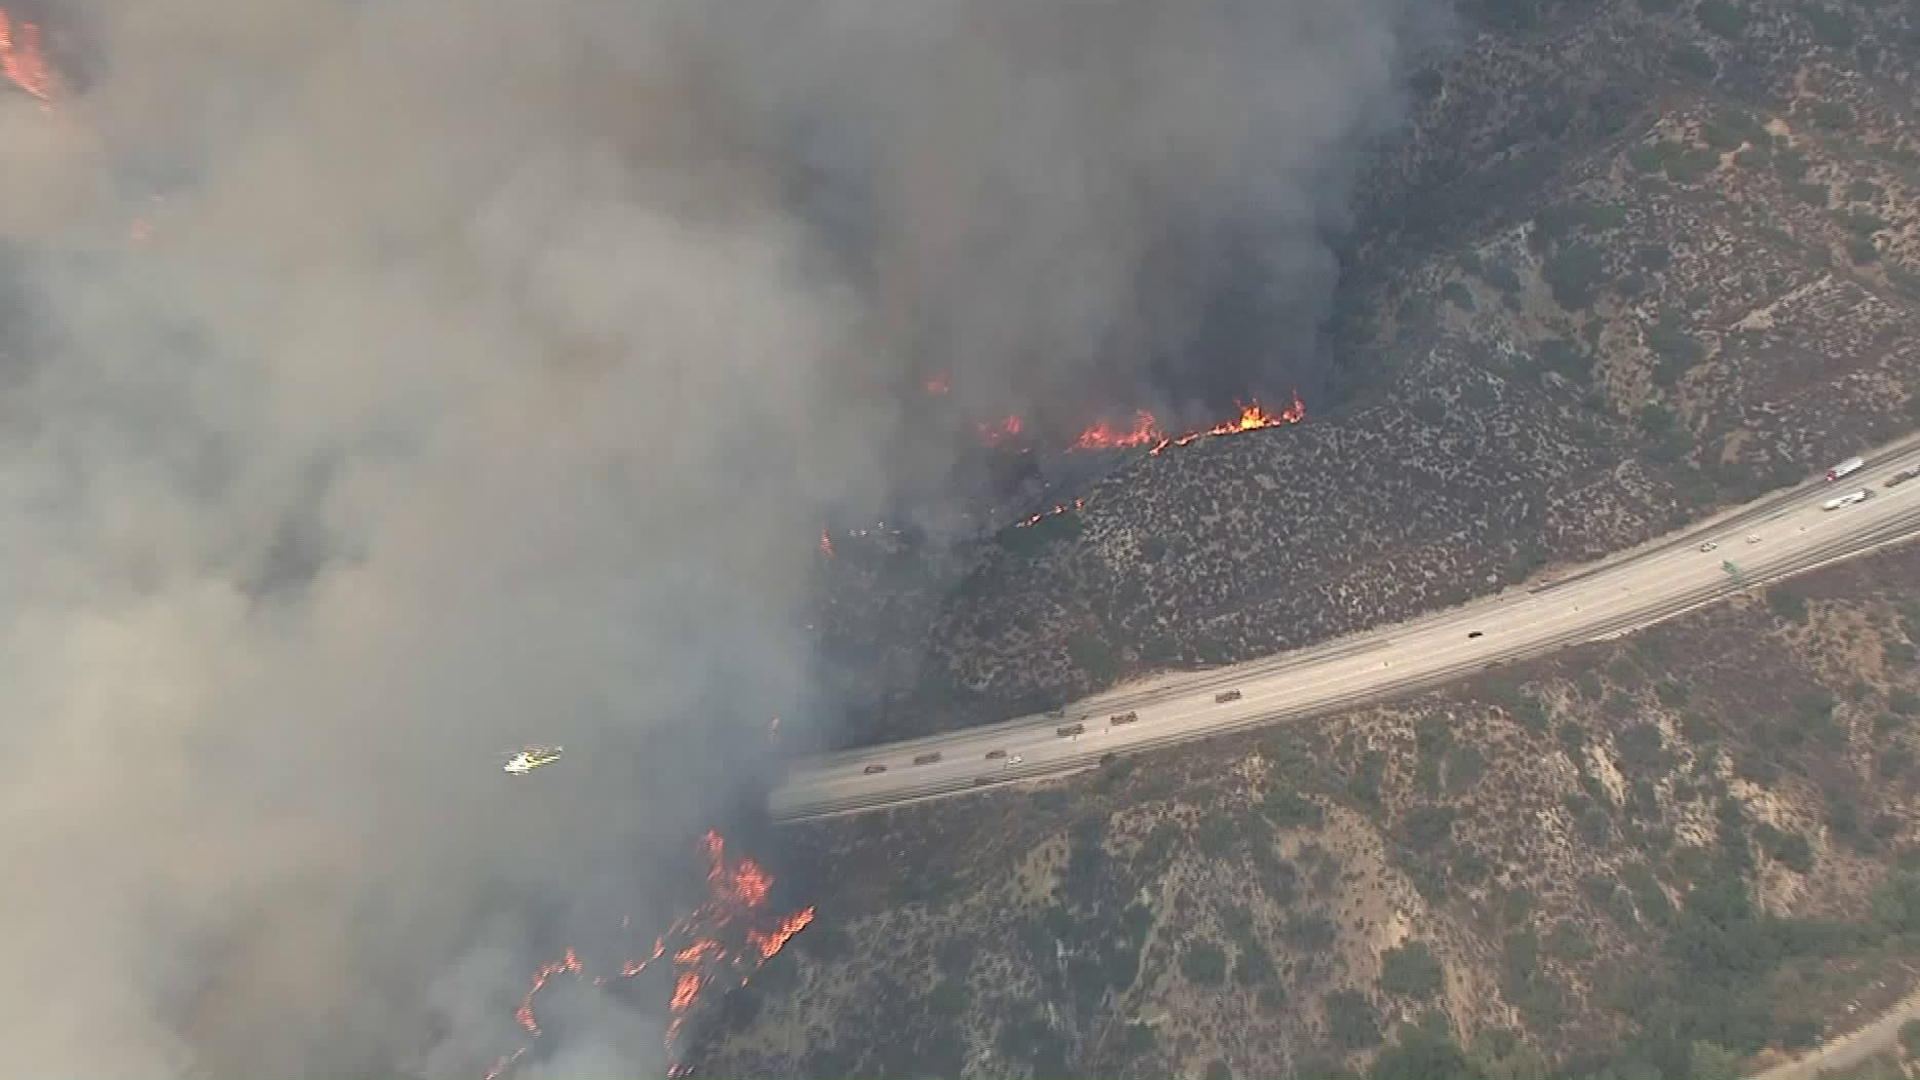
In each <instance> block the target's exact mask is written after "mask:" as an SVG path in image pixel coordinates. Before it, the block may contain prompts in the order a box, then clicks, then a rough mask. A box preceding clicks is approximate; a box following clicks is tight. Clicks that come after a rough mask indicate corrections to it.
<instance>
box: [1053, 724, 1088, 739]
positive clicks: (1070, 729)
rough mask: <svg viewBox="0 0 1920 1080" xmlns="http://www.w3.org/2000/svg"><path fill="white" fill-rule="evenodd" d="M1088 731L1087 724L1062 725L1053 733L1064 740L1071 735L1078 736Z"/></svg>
mask: <svg viewBox="0 0 1920 1080" xmlns="http://www.w3.org/2000/svg"><path fill="white" fill-rule="evenodd" d="M1086 730H1087V725H1085V724H1062V725H1061V726H1059V727H1057V728H1054V729H1053V733H1054V734H1055V735H1058V736H1060V737H1061V738H1063V739H1064V738H1066V737H1067V736H1069V735H1078V734H1080V733H1082V732H1084V731H1086Z"/></svg>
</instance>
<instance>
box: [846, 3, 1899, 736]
mask: <svg viewBox="0 0 1920 1080" xmlns="http://www.w3.org/2000/svg"><path fill="white" fill-rule="evenodd" d="M1502 12H1504V13H1506V14H1502ZM1516 12H1519V13H1521V14H1515V13H1516ZM1526 12H1531V13H1532V15H1527V14H1525V13H1526ZM1481 15H1482V17H1483V19H1484V20H1485V22H1484V30H1483V32H1481V33H1480V34H1479V36H1477V37H1476V38H1475V39H1474V40H1473V41H1472V42H1471V44H1470V45H1469V47H1467V48H1466V49H1464V50H1463V51H1462V52H1460V53H1459V54H1458V55H1456V56H1454V57H1453V58H1451V59H1449V60H1448V61H1446V62H1445V63H1444V64H1442V65H1441V66H1439V67H1437V68H1435V69H1433V70H1431V71H1430V72H1428V73H1426V74H1425V75H1422V76H1421V77H1420V78H1418V79H1416V80H1415V83H1416V89H1417V90H1422V91H1423V93H1424V95H1425V97H1424V99H1423V103H1422V104H1421V105H1420V106H1419V108H1418V109H1417V110H1416V113H1415V119H1414V120H1413V122H1412V123H1411V125H1410V127H1409V130H1408V132H1407V135H1406V139H1405V140H1404V142H1403V143H1400V144H1396V147H1395V148H1394V149H1393V150H1392V151H1391V153H1390V155H1389V156H1388V157H1387V158H1386V159H1383V161H1382V163H1381V164H1380V167H1379V168H1378V169H1377V170H1376V171H1375V172H1374V173H1373V174H1371V176H1370V178H1369V180H1368V184H1367V186H1366V188H1365V190H1364V191H1363V193H1362V196H1361V202H1360V204H1361V206H1362V208H1363V209H1364V210H1366V212H1365V213H1364V214H1363V217H1362V221H1361V226H1362V228H1361V234H1360V240H1359V241H1358V242H1357V244H1356V245H1355V248H1354V253H1353V256H1352V263H1351V265H1350V267H1349V274H1348V282H1347V286H1346V288H1345V291H1344V293H1343V296H1342V299H1341V303H1340V316H1339V324H1338V326H1337V327H1336V328H1335V329H1336V337H1337V339H1338V341H1339V342H1340V359H1339V361H1338V366H1337V368H1336V375H1335V382H1334V384H1333V385H1331V386H1329V387H1327V388H1324V394H1323V397H1322V398H1321V399H1320V400H1318V401H1315V400H1313V398H1312V396H1311V395H1309V400H1308V408H1309V419H1308V422H1307V423H1305V424H1301V425H1298V426H1292V427H1283V428H1276V429H1273V430H1268V431H1259V432H1253V433H1250V434H1247V435H1243V436H1237V437H1235V438H1231V439H1219V440H1209V441H1207V442H1206V443H1204V444H1196V445H1194V446H1191V447H1186V448H1184V449H1182V450H1181V451H1180V452H1178V453H1174V452H1169V453H1165V454H1162V455H1159V456H1152V457H1149V456H1146V455H1145V454H1144V453H1142V454H1140V455H1139V456H1137V457H1136V458H1134V459H1132V460H1127V461H1124V462H1123V463H1122V464H1120V465H1119V466H1118V467H1116V469H1115V470H1114V471H1113V472H1112V473H1111V474H1109V475H1107V476H1106V477H1104V478H1103V479H1101V480H1099V481H1098V482H1096V483H1094V484H1092V485H1091V486H1089V487H1087V488H1086V489H1085V490H1082V491H1076V492H1074V493H1072V494H1073V495H1074V496H1077V497H1080V498H1083V499H1084V507H1083V508H1082V509H1080V510H1079V511H1078V512H1075V513H1071V514H1063V515H1059V516H1057V517H1052V518H1048V519H1047V520H1046V521H1044V522H1042V523H1041V524H1039V525H1037V526H1035V527H1033V528H1031V529H1025V530H1007V531H1003V532H1002V533H1000V534H999V535H998V536H996V537H994V538H993V539H992V540H991V542H988V543H984V544H976V545H973V546H969V547H966V548H963V549H960V550H956V551H947V552H944V553H942V554H940V555H939V556H937V557H934V556H930V555H928V554H927V553H926V552H924V551H922V550H919V549H916V548H914V547H913V546H912V545H907V544H901V543H898V542H890V544H891V546H890V547H887V548H886V549H885V550H881V549H879V548H875V549H873V550H870V551H869V552H868V553H867V554H866V555H864V556H861V558H862V559H864V562H863V563H861V566H862V567H863V568H862V569H856V568H855V566H854V564H853V563H852V562H849V563H848V564H847V565H846V566H844V567H841V566H833V567H828V568H827V569H826V571H825V572H826V575H827V582H828V588H829V595H830V597H831V599H830V602H829V604H828V605H827V606H828V608H829V612H828V613H827V614H826V615H824V616H823V617H822V618H821V619H820V625H821V630H822V642H823V645H824V647H825V651H826V652H827V653H828V655H829V656H832V657H836V658H839V659H840V668H839V670H840V671H841V673H842V677H843V690H844V691H845V693H846V696H847V697H848V698H849V699H850V700H851V701H852V702H853V704H854V707H853V710H852V711H853V714H854V716H855V721H854V723H853V724H852V725H851V727H850V729H849V731H848V732H847V735H846V738H847V741H850V742H857V741H868V740H873V739H881V738H895V737H904V736H909V735H916V734H922V733H925V732H927V731H931V730H938V729H942V728H950V727H953V726H957V725H963V724H966V723H971V722H979V721H983V720H989V719H995V718H999V717H1002V716H1005V715H1008V714H1010V713H1012V712H1016V711H1020V710H1023V709H1028V708H1035V707H1042V706H1046V705H1049V704H1052V703H1055V702H1058V701H1060V700H1063V699H1066V698H1069V697H1071V696H1073V695H1076V694H1080V693H1084V692H1087V691H1090V690H1093V689H1097V688H1099V687H1101V686H1104V685H1107V684H1109V683H1111V682H1112V681H1113V680H1115V679H1117V678H1121V677H1125V676H1127V675H1129V674H1135V673H1139V672H1142V671H1145V670H1148V669H1151V668H1154V667H1159V666H1165V665H1190V664H1203V663H1218V662H1226V661H1232V660H1239V659H1246V658H1249V657H1252V656H1256V655H1260V654H1262V653H1266V652H1270V651H1273V650H1276V649H1283V648H1289V647H1293V646H1297V645H1303V644H1307V643H1309V642H1311V641H1314V640H1316V639H1319V638H1323V637H1326V636H1328V635H1330V634H1337V633H1341V632H1345V631H1349V630H1354V629H1359V628H1362V627H1365V626H1368V625H1373V624H1377V623H1381V622H1386V621H1392V620H1396V619H1400V618H1404V617H1407V616H1410V615H1412V614H1415V613H1417V612H1418V611H1420V610H1423V609H1427V608H1431V607H1433V606H1435V605H1440V604H1446V603H1450V602H1454V601H1458V600H1462V599H1466V598H1468V597H1469V596H1472V595H1476V594H1480V593H1484V592H1487V591H1489V590H1491V589H1493V588H1496V587H1498V586H1499V585H1500V584H1501V583H1502V582H1505V581H1512V580H1515V579H1517V578H1520V577H1523V576H1525V575H1526V574H1528V573H1530V572H1532V571H1533V570H1535V569H1537V568H1539V567H1541V566H1544V565H1548V564H1552V563H1555V562H1559V561H1564V560H1575V559H1580V558H1585V557H1588V556H1592V555H1596V554H1599V553H1600V552H1602V551H1605V550H1608V549H1612V548H1617V547H1621V546H1625V545H1629V544H1632V543H1634V542H1637V541H1639V540H1642V539H1645V538H1646V537H1648V536H1650V535H1654V534H1656V533H1658V532H1660V531H1662V530H1663V529H1666V528H1668V527H1671V526H1673V525H1676V524H1678V523H1680V522H1681V521H1684V520H1685V519H1687V518H1689V517H1692V516H1696V515H1699V514H1702V513H1705V512H1707V511H1709V510H1711V509H1713V508H1715V507H1717V506H1720V505H1724V504H1726V503H1729V502H1734V501H1739V500H1742V499H1745V498H1750V497H1752V496H1754V495H1756V494H1758V493H1759V492H1761V491H1763V490H1765V489H1767V488H1769V487H1772V486H1776V485H1779V484H1783V483H1789V482H1794V481H1797V480H1799V479H1801V478H1803V477H1804V476H1806V475H1808V474H1809V473H1811V472H1813V471H1815V470H1816V469H1817V468H1819V467H1820V466H1822V465H1823V464H1825V463H1826V461H1827V459H1829V458H1832V457H1835V456H1836V455H1844V454H1845V453H1847V452H1849V451H1850V450H1852V449H1853V448H1855V447H1857V446H1858V445H1861V444H1863V443H1866V442H1870V441H1873V440H1874V439H1876V438H1880V437H1884V436H1887V435H1890V434H1892V433H1894V432H1897V431H1898V430H1900V429H1902V428H1903V427H1905V426H1908V425H1910V424H1911V423H1912V421H1913V415H1914V406H1913V404H1912V402H1913V397H1912V393H1913V390H1914V388H1915V387H1916V386H1920V382H1917V381H1916V379H1917V378H1920V335H1917V334H1916V331H1915V329H1914V328H1915V327H1916V326H1920V320H1916V315H1920V212H1917V211H1916V209H1915V208H1916V207H1917V206H1920V200H1917V199H1916V198H1915V196H1916V194H1920V127H1916V121H1917V120H1920V110H1916V107H1915V105H1914V98H1913V95H1912V93H1911V89H1910V87H1911V75H1910V74H1909V68H1908V67H1907V66H1903V65H1910V63H1911V60H1912V59H1913V58H1915V57H1917V56H1920V30H1917V29H1916V26H1915V23H1914V21H1913V16H1912V15H1911V14H1910V13H1909V12H1907V11H1906V10H1905V9H1901V8H1896V7H1895V6H1893V5H1844V6H1836V7H1831V8H1828V7H1822V6H1819V5H1795V4H1784V3H1773V2H1770V0H1769V2H1762V0H1750V2H1742V3H1731V2H1711V0H1710V2H1705V3H1701V4H1698V5H1692V4H1678V5H1673V4H1664V3H1662V4H1656V3H1651V2H1648V3H1642V2H1641V0H1616V2H1612V3H1605V4H1599V5H1568V4H1560V5H1552V4H1532V5H1529V4H1522V3H1512V4H1496V5H1484V6H1483V9H1482V10H1481ZM1656 41H1657V42H1659V45H1658V47H1657V48H1656V47H1654V46H1653V43H1654V42H1656ZM1623 58H1624V59H1623ZM1901 58H1905V59H1904V60H1903V59H1901ZM1367 208H1371V209H1367ZM1059 497H1060V498H1066V496H1065V495H1064V494H1062V495H1060V496H1059ZM1049 501H1052V499H1050V500H1049ZM876 566H877V567H880V568H881V569H880V570H875V569H874V568H875V567H876Z"/></svg>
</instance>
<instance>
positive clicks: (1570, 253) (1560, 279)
mask: <svg viewBox="0 0 1920 1080" xmlns="http://www.w3.org/2000/svg"><path fill="white" fill-rule="evenodd" d="M1605 275H1606V260H1605V259H1604V258H1602V256H1601V254H1600V252H1599V250H1598V249H1596V248H1594V247H1592V246H1590V245H1588V244H1585V243H1579V242H1575V243H1571V244H1569V245H1568V246H1567V247H1566V248H1565V249H1563V250H1561V251H1558V252H1555V253H1554V255H1553V256H1552V257H1551V258H1549V259H1548V260H1547V263H1546V266H1545V267H1543V268H1542V269H1541V272H1540V276H1541V277H1542V278H1543V279H1544V280H1545V281H1546V283H1547V287H1548V288H1549V289H1551V290H1552V291H1553V299H1554V302H1555V303H1557V304H1559V305H1560V306H1561V307H1563V308H1565V309H1567V310H1568V311H1585V310H1587V309H1588V308H1590V307H1592V306H1593V302H1594V300H1595V299H1597V298H1598V296H1599V288H1600V283H1601V281H1602V279H1603V278H1604V277H1605Z"/></svg>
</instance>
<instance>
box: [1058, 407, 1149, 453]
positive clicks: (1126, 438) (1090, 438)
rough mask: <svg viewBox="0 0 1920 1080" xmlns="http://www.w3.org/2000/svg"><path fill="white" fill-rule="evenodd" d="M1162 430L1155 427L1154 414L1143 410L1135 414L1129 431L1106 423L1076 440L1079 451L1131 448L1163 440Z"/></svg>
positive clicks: (1097, 425) (1081, 434)
mask: <svg viewBox="0 0 1920 1080" xmlns="http://www.w3.org/2000/svg"><path fill="white" fill-rule="evenodd" d="M1165 437H1166V436H1164V435H1162V434H1160V429H1159V428H1158V427H1157V426H1155V424H1154V420H1153V414H1152V413H1150V412H1147V411H1146V410H1144V409H1142V410H1141V411H1139V412H1137V413H1134V414H1133V427H1132V429H1130V430H1128V431H1118V430H1116V429H1114V428H1110V427H1108V426H1107V423H1106V421H1104V420H1103V421H1101V422H1100V423H1098V424H1095V425H1094V426H1092V427H1090V428H1088V429H1087V430H1085V431H1083V432H1081V433H1080V438H1078V439H1076V440H1074V444H1073V445H1074V448H1075V449H1077V450H1112V449H1122V448H1125V447H1129V446H1141V445H1144V444H1146V443H1150V442H1154V441H1156V440H1158V439H1163V438H1165Z"/></svg>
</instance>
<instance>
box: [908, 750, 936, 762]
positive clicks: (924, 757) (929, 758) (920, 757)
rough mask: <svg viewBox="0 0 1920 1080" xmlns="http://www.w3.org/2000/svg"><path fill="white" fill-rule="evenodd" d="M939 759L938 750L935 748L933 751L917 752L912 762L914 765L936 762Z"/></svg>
mask: <svg viewBox="0 0 1920 1080" xmlns="http://www.w3.org/2000/svg"><path fill="white" fill-rule="evenodd" d="M939 760H940V751H938V750H935V751H933V752H932V753H930V754H917V755H915V756H914V759H913V763H914V764H915V765H931V764H933V763H934V762H936V761H939Z"/></svg>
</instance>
